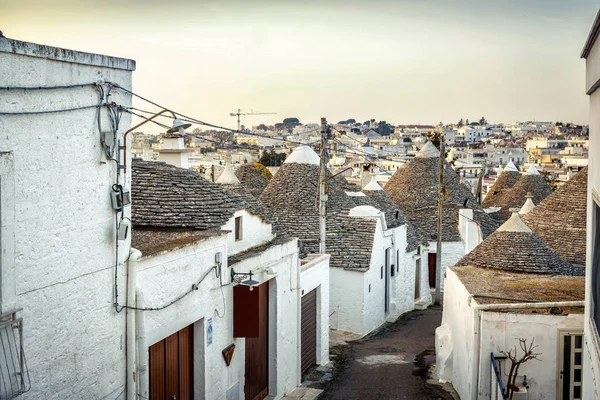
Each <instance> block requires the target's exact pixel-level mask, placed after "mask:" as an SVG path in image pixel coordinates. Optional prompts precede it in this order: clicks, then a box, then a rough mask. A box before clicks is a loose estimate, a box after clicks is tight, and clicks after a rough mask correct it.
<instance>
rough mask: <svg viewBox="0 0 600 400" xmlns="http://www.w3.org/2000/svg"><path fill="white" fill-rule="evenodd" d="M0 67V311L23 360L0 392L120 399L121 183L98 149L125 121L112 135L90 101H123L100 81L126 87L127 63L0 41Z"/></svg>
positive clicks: (124, 180)
mask: <svg viewBox="0 0 600 400" xmlns="http://www.w3.org/2000/svg"><path fill="white" fill-rule="evenodd" d="M0 66H1V67H0V87H2V89H0V97H1V98H2V101H1V103H2V104H1V105H0V113H2V115H0V130H1V131H2V135H1V136H0V204H1V206H0V207H1V209H0V215H1V216H2V225H1V231H0V237H1V240H0V242H1V246H2V253H1V262H0V264H1V266H2V268H1V274H2V276H1V291H0V292H1V304H0V307H1V309H2V313H3V314H6V313H12V312H14V311H16V310H20V311H18V312H17V313H16V317H18V318H22V321H23V325H22V333H23V342H22V346H23V347H22V348H23V350H24V353H25V357H26V360H27V363H26V365H27V370H26V371H23V372H25V375H24V376H26V377H27V379H26V382H25V385H24V387H21V386H20V385H18V384H17V382H16V379H15V376H16V374H17V373H19V372H20V371H19V369H20V368H21V367H19V366H17V367H16V368H17V370H15V369H12V370H9V371H6V369H4V370H3V371H4V372H3V374H9V375H11V376H12V379H9V378H8V376H7V375H2V377H1V378H0V380H2V382H3V384H2V385H0V386H1V387H2V389H0V397H3V398H4V397H6V396H8V395H9V394H10V393H12V394H14V393H17V392H19V391H20V390H25V389H29V391H28V392H27V393H25V394H23V395H22V396H21V397H20V398H23V399H40V398H44V399H71V398H102V397H106V398H124V397H125V388H126V382H125V377H126V350H125V349H126V333H127V331H126V314H125V312H122V313H117V312H116V311H115V308H114V306H113V305H114V303H115V302H116V299H115V290H116V288H118V293H119V299H118V301H119V302H120V301H122V299H123V298H124V296H125V292H124V288H125V275H126V273H125V267H124V264H123V263H124V262H125V260H126V259H127V257H128V251H127V250H128V247H129V241H130V239H129V238H126V239H125V240H121V241H118V243H119V249H118V252H117V249H116V248H115V243H116V234H117V229H116V228H117V226H116V224H115V210H113V207H112V206H111V193H112V192H113V191H112V189H111V187H112V185H114V184H116V183H117V182H118V183H119V184H121V185H122V187H123V190H124V191H125V192H127V191H128V190H129V184H130V181H131V180H130V179H129V177H130V169H129V168H127V169H126V170H122V171H121V173H120V175H119V176H118V175H117V168H116V166H115V163H114V162H112V161H109V160H108V159H107V155H106V154H112V156H114V157H116V156H117V151H118V150H117V149H116V146H117V145H118V144H120V145H123V132H124V131H125V130H127V129H128V128H129V126H130V123H131V122H130V118H129V115H128V114H123V115H122V118H121V121H120V128H119V130H118V132H117V135H116V136H114V132H111V129H110V128H109V127H110V121H109V117H108V110H107V108H106V107H101V108H98V107H97V106H98V105H99V104H101V103H102V102H104V101H106V94H107V93H108V91H110V95H111V97H110V98H111V101H114V102H115V103H117V104H120V105H123V106H131V96H130V95H129V94H127V93H126V92H124V91H122V90H119V89H117V88H114V87H112V88H111V87H110V85H109V84H107V83H102V82H114V83H118V84H119V85H121V86H122V87H123V88H127V89H131V79H132V71H133V70H134V69H135V62H134V61H132V60H126V59H121V58H114V57H108V56H103V55H98V54H88V53H82V52H77V51H72V50H65V49H59V48H54V47H48V46H42V45H38V44H33V43H26V42H20V41H17V40H11V39H7V38H3V37H0ZM97 83H98V84H99V85H98V86H96V84H97ZM6 87H11V88H13V89H10V90H6V89H5V88H6ZM16 88H29V89H27V90H25V89H16ZM32 88H35V89H32ZM102 97H104V98H102ZM43 111H46V112H48V113H44V114H40V113H39V112H43ZM49 111H56V112H49ZM98 112H99V113H100V123H101V124H100V125H101V127H102V135H101V133H100V131H99V125H98ZM4 113H17V114H18V113H28V114H20V115H6V114H4ZM101 137H102V138H103V143H104V145H101ZM113 138H114V139H115V141H113ZM116 140H118V141H119V143H116ZM125 155H126V159H125V160H123V159H122V160H121V163H122V164H123V163H124V162H125V161H127V164H128V165H129V164H130V160H129V154H127V153H126V154H125ZM129 213H130V209H129V206H125V207H124V208H123V213H119V215H123V217H124V218H129ZM121 222H122V221H121ZM2 329H3V330H4V331H3V332H2V334H3V335H6V334H7V333H8V332H12V329H11V328H7V327H6V326H5V325H3V326H2ZM11 335H12V333H11ZM7 356H9V355H8V354H7V353H3V354H2V355H1V356H0V358H3V360H1V362H2V363H3V365H4V362H5V361H7V360H6V358H5V357H7ZM11 368H12V367H11Z"/></svg>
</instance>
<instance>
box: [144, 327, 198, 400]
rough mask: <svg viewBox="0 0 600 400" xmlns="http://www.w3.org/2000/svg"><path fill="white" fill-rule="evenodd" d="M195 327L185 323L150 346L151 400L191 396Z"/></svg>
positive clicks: (187, 397)
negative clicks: (177, 330) (185, 325)
mask: <svg viewBox="0 0 600 400" xmlns="http://www.w3.org/2000/svg"><path fill="white" fill-rule="evenodd" d="M193 333H194V329H193V325H190V326H187V327H185V328H183V329H182V330H180V331H179V332H176V333H174V334H172V335H171V336H169V337H167V338H165V339H163V340H161V341H160V342H158V343H156V344H154V345H152V346H150V399H151V400H172V399H176V400H186V399H192V398H193V397H194V379H193V377H194V335H193Z"/></svg>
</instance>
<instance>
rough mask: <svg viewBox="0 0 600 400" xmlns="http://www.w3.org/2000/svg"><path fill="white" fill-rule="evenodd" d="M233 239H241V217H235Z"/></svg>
mask: <svg viewBox="0 0 600 400" xmlns="http://www.w3.org/2000/svg"><path fill="white" fill-rule="evenodd" d="M235 240H242V217H235Z"/></svg>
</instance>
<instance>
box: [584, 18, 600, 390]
mask: <svg viewBox="0 0 600 400" xmlns="http://www.w3.org/2000/svg"><path fill="white" fill-rule="evenodd" d="M599 33H600V12H599V14H598V15H597V16H596V19H595V21H594V24H593V26H592V28H591V30H590V34H589V37H588V39H587V41H586V43H585V46H584V49H583V52H582V54H581V56H582V58H585V59H586V84H585V88H586V93H587V94H588V95H589V96H590V142H589V167H588V174H589V177H588V203H587V204H588V207H587V269H586V286H585V287H586V299H585V305H586V307H585V322H584V329H585V334H584V339H585V345H584V356H583V398H584V399H588V398H589V399H593V398H599V397H600V336H599V334H598V332H600V307H599V304H600V274H599V272H600V168H599V167H600V158H599V156H600V112H599V111H598V110H599V107H600V91H598V90H597V89H598V87H599V86H600V83H599V82H600V45H599V42H598V41H597V39H598V34H599Z"/></svg>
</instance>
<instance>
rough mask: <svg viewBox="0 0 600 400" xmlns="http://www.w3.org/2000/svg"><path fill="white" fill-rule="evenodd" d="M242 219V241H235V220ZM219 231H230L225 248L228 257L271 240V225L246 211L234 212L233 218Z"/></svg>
mask: <svg viewBox="0 0 600 400" xmlns="http://www.w3.org/2000/svg"><path fill="white" fill-rule="evenodd" d="M236 217H242V239H241V240H235V235H234V234H233V232H234V230H235V218H236ZM221 229H224V230H228V231H231V232H232V234H230V235H228V236H227V248H228V252H229V255H230V256H231V255H234V254H238V253H241V252H243V251H246V250H248V249H251V248H252V247H255V246H260V245H261V244H264V243H267V242H269V241H271V239H273V234H272V231H271V225H270V224H266V223H265V222H264V221H263V219H262V218H261V217H258V216H256V215H254V214H250V213H249V212H248V211H246V210H239V211H236V212H235V214H234V216H233V217H232V218H230V219H229V221H227V223H226V224H225V225H223V226H222V227H221Z"/></svg>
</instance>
